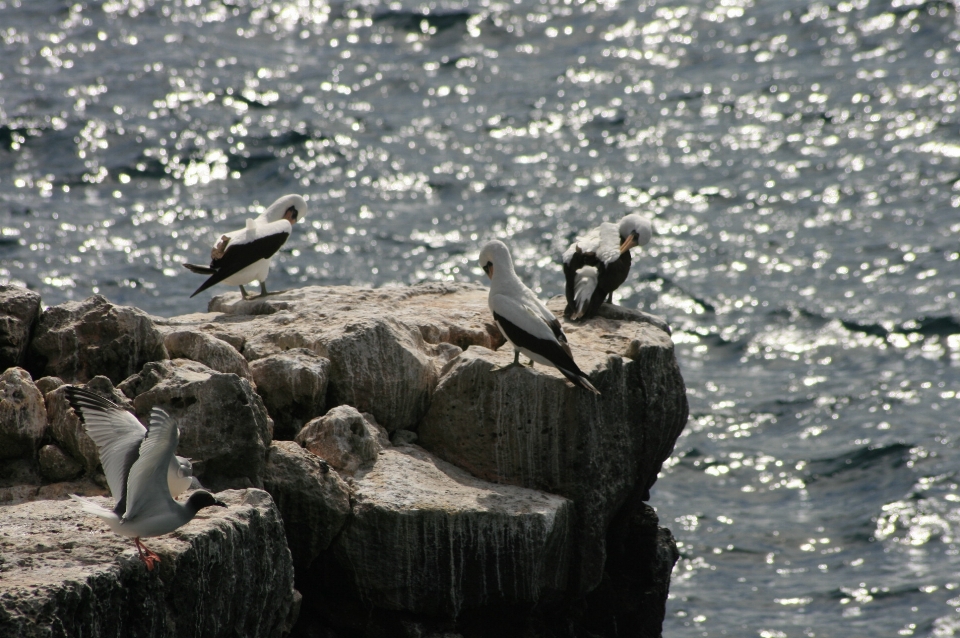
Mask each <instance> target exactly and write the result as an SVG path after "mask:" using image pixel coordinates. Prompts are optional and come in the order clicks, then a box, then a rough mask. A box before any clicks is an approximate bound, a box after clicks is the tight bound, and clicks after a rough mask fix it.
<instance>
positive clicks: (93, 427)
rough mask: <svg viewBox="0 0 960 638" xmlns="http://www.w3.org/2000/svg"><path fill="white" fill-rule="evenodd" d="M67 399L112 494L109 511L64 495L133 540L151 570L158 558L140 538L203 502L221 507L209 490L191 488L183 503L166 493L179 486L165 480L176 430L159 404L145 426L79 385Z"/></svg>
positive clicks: (179, 520)
mask: <svg viewBox="0 0 960 638" xmlns="http://www.w3.org/2000/svg"><path fill="white" fill-rule="evenodd" d="M66 394H67V400H68V401H69V402H70V405H71V407H72V408H73V409H74V411H75V412H76V413H77V415H78V416H79V417H80V420H81V421H82V422H83V424H84V427H85V429H86V431H87V434H89V435H90V438H92V439H93V441H94V443H96V444H97V450H98V452H99V453H100V463H101V465H103V473H104V474H105V475H106V477H107V485H109V486H110V493H111V494H112V495H113V500H114V502H115V506H114V508H113V510H108V509H105V508H103V507H101V506H99V505H97V504H96V503H93V502H92V501H88V500H86V499H83V498H80V497H79V496H76V495H74V494H71V495H70V498H72V499H73V500H75V501H77V502H78V503H80V505H81V506H82V507H83V510H84V511H85V512H87V513H88V514H93V515H94V516H97V517H98V518H100V519H101V520H103V521H104V522H105V523H106V524H107V525H108V526H109V527H110V529H111V530H112V531H113V532H114V533H116V534H120V535H121V536H128V537H131V538H133V539H134V543H135V544H136V546H137V553H138V555H139V556H140V560H141V561H143V563H144V564H145V565H146V566H147V569H148V570H151V571H152V570H153V568H154V566H155V565H156V564H157V563H159V562H160V557H159V556H158V555H157V554H156V553H155V552H153V551H151V550H149V549H148V548H147V547H146V546H145V545H144V544H143V543H142V542H141V541H140V539H141V538H149V537H151V536H161V535H163V534H169V533H170V532H172V531H174V530H175V529H177V528H179V527H181V526H183V525H186V524H187V523H189V522H190V521H191V520H193V517H194V516H196V515H197V512H199V511H200V510H201V509H203V508H204V507H210V506H212V505H216V506H219V507H226V504H225V503H223V502H222V501H220V500H218V499H217V498H216V497H215V496H214V495H213V494H211V493H210V492H207V491H205V490H196V491H195V492H193V493H192V494H191V495H190V498H189V499H187V502H186V503H179V502H177V501H175V500H173V497H172V496H171V492H172V491H174V490H176V489H179V488H180V487H181V485H182V481H181V485H176V484H175V482H174V481H172V480H171V472H173V473H174V474H176V473H177V469H174V468H179V467H180V464H179V463H178V461H177V457H176V455H175V454H174V453H175V452H176V449H177V443H178V442H179V440H180V430H179V428H177V426H176V424H175V423H174V422H173V419H171V418H170V416H169V415H168V414H167V413H166V412H164V411H163V410H161V409H160V408H156V407H155V408H153V410H152V411H151V413H150V427H149V429H148V428H145V427H143V425H141V424H140V422H139V421H138V420H137V418H136V417H135V416H133V415H132V414H130V413H129V412H127V411H126V410H124V409H123V408H121V407H120V406H119V405H117V404H115V403H113V402H112V401H110V400H108V399H106V398H104V397H102V396H100V395H99V394H96V393H94V392H91V391H89V390H85V389H83V388H78V387H76V386H70V387H68V388H67V390H66Z"/></svg>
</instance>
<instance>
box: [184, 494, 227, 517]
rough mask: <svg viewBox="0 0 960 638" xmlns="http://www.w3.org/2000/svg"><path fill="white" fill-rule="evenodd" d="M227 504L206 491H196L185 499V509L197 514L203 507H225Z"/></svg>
mask: <svg viewBox="0 0 960 638" xmlns="http://www.w3.org/2000/svg"><path fill="white" fill-rule="evenodd" d="M226 506H227V504H226V503H224V502H223V501H221V500H220V499H218V498H217V497H216V496H214V495H213V494H211V493H210V492H208V491H206V490H197V491H196V492H194V493H193V494H191V495H190V498H188V499H187V505H186V507H187V509H189V510H192V511H193V512H194V513H196V512H199V511H200V510H202V509H203V508H204V507H226Z"/></svg>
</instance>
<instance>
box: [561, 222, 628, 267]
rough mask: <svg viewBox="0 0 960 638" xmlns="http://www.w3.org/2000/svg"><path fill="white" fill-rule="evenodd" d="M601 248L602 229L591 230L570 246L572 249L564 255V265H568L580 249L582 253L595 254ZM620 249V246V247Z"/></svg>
mask: <svg viewBox="0 0 960 638" xmlns="http://www.w3.org/2000/svg"><path fill="white" fill-rule="evenodd" d="M599 246H600V227H599V226H598V227H597V228H591V229H590V230H588V231H587V232H585V233H584V234H583V235H580V236H579V237H577V240H576V241H575V242H573V243H572V244H570V247H569V248H567V250H566V251H565V252H564V253H563V263H565V264H568V263H570V260H571V259H572V258H573V256H574V255H575V254H576V252H577V248H580V252H584V253H595V252H597V248H598V247H599ZM618 248H619V246H618Z"/></svg>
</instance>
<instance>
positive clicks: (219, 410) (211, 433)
mask: <svg viewBox="0 0 960 638" xmlns="http://www.w3.org/2000/svg"><path fill="white" fill-rule="evenodd" d="M119 388H120V390H121V391H122V392H123V393H124V394H125V395H126V396H128V397H130V398H131V399H132V400H133V406H134V408H135V409H136V412H137V415H138V416H139V417H140V418H141V419H142V420H146V418H147V417H148V416H149V414H150V410H152V409H153V407H154V406H159V407H161V408H163V409H164V410H166V411H167V413H168V414H170V416H172V417H173V418H175V419H176V420H177V424H178V425H179V427H180V447H179V448H178V450H179V452H178V453H179V454H180V455H181V456H186V457H188V458H190V459H193V473H194V476H196V477H197V478H199V479H200V482H201V483H203V485H204V486H207V487H211V488H214V489H221V488H228V487H233V488H237V487H249V486H254V487H262V486H263V467H264V463H265V458H266V453H267V448H268V447H269V446H270V440H271V436H270V429H271V427H272V424H271V423H270V417H269V416H268V415H267V410H266V408H265V407H264V405H263V401H262V400H261V399H260V397H259V396H257V394H256V392H255V391H254V389H253V386H252V385H251V384H250V382H249V381H247V380H246V379H244V378H241V377H238V376H237V375H235V374H224V373H221V372H217V371H216V370H211V369H210V368H208V367H207V366H205V365H203V364H202V363H197V362H196V361H189V360H187V359H174V360H172V361H158V362H155V363H148V364H147V365H146V366H144V368H143V371H142V372H141V373H140V374H138V375H136V376H133V377H131V378H129V379H127V380H126V381H124V382H123V383H122V384H120V386H119Z"/></svg>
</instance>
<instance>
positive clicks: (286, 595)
mask: <svg viewBox="0 0 960 638" xmlns="http://www.w3.org/2000/svg"><path fill="white" fill-rule="evenodd" d="M218 497H219V498H220V499H222V500H223V501H225V502H226V503H227V504H228V505H229V507H228V508H227V509H223V508H215V507H214V508H208V509H205V510H203V511H201V513H200V514H199V515H198V516H197V518H195V519H194V520H193V521H191V522H190V523H188V524H187V525H185V526H184V527H182V528H180V529H179V530H178V531H177V532H175V533H173V534H169V535H167V536H163V537H160V538H156V539H151V541H149V545H150V548H151V549H153V550H154V551H156V552H157V553H158V554H159V555H160V556H161V563H160V565H159V567H158V568H157V569H156V570H155V571H153V572H148V571H147V570H146V569H145V568H144V566H143V564H142V563H141V562H140V561H139V560H138V559H137V553H136V550H135V549H134V546H133V543H132V542H131V541H130V540H129V539H127V538H123V537H121V536H117V535H114V534H111V533H110V532H109V531H106V527H105V526H104V525H103V524H102V523H101V522H100V521H98V520H97V519H96V518H93V517H90V516H88V515H85V514H83V513H82V512H80V511H79V507H78V506H76V505H74V504H72V503H70V504H68V503H65V502H63V501H35V502H31V503H24V504H21V505H10V506H7V507H5V508H3V521H4V524H3V535H2V536H0V549H2V553H3V559H4V560H3V565H4V570H3V580H2V585H0V586H2V589H3V595H2V596H0V635H3V636H24V637H32V636H90V637H92V638H97V637H100V636H104V637H105V636H157V637H163V636H169V637H171V638H187V637H190V636H196V637H197V638H201V637H202V638H210V637H214V636H225V637H226V636H251V637H253V636H258V637H259V636H263V637H264V638H267V637H279V636H281V635H282V634H283V633H285V631H287V630H289V629H290V628H291V626H292V623H293V621H294V620H295V618H296V613H297V611H298V608H297V605H298V598H297V596H296V595H295V591H294V588H293V566H292V563H291V560H290V552H289V550H288V549H287V546H286V543H285V541H284V536H283V522H282V521H281V519H280V515H279V513H278V511H277V509H276V507H275V506H274V505H273V501H272V500H271V499H270V496H269V495H268V494H266V493H265V492H262V491H260V490H245V491H231V492H221V493H220V494H218ZM101 502H102V504H104V505H105V506H109V505H111V504H112V503H110V502H109V499H102V500H101ZM105 532H106V533H105Z"/></svg>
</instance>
